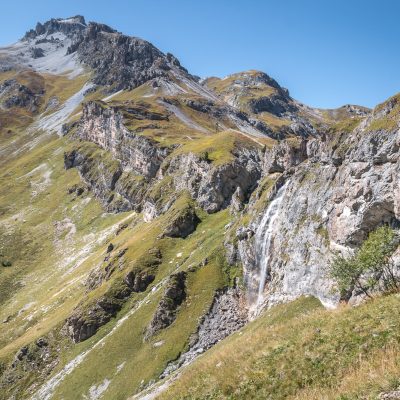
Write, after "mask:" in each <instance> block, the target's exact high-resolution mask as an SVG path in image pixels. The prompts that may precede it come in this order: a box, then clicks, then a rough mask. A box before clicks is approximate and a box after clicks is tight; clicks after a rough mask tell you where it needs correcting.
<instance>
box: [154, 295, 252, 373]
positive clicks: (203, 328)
mask: <svg viewBox="0 0 400 400" xmlns="http://www.w3.org/2000/svg"><path fill="white" fill-rule="evenodd" d="M247 317H248V310H247V305H246V299H245V296H244V295H243V293H242V292H241V291H240V290H239V289H238V288H230V289H227V290H222V291H220V292H218V293H216V295H215V298H214V301H213V304H212V305H211V307H210V310H209V311H208V313H207V314H205V315H204V317H203V319H202V321H201V322H200V325H199V328H198V330H197V332H196V334H194V335H193V336H192V337H191V340H190V348H189V350H188V351H187V352H186V353H184V354H182V355H181V357H180V358H179V359H178V360H177V361H175V362H172V363H170V364H169V365H168V366H167V368H166V369H165V370H164V372H163V373H162V374H161V376H160V378H165V377H166V376H168V375H169V374H171V373H172V372H173V371H175V370H176V369H178V368H180V367H181V366H183V365H188V364H190V363H191V362H192V361H193V360H194V359H195V358H196V357H197V356H198V355H199V354H201V353H203V352H205V351H206V350H208V349H209V348H211V347H212V346H214V345H215V344H216V343H218V342H219V341H221V340H222V339H225V338H226V337H227V336H229V335H231V334H232V333H234V332H236V331H237V330H239V329H240V328H241V327H242V326H244V325H245V324H246V322H247V321H248V318H247Z"/></svg>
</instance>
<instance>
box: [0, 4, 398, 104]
mask: <svg viewBox="0 0 400 400" xmlns="http://www.w3.org/2000/svg"><path fill="white" fill-rule="evenodd" d="M75 14H82V15H84V16H85V18H86V20H87V21H99V22H104V23H106V24H108V25H110V26H112V27H114V28H115V29H117V30H119V31H121V32H123V33H126V34H129V35H135V36H139V37H142V38H143V39H146V40H149V41H150V42H152V43H153V44H154V45H156V46H157V47H158V48H160V49H161V50H162V51H164V52H167V51H170V52H171V53H173V54H175V55H176V56H177V57H178V58H179V59H180V60H181V63H182V64H183V65H184V66H185V67H186V68H188V69H189V71H190V72H191V73H193V74H196V75H199V76H201V77H205V76H211V75H214V76H225V75H227V74H230V73H233V72H237V71H242V70H246V69H258V70H262V71H265V72H267V73H268V74H270V75H271V76H272V77H274V78H275V79H277V80H278V81H279V82H280V83H281V84H282V85H283V86H285V87H287V88H288V89H289V91H290V93H291V95H292V96H293V97H294V98H296V99H298V100H300V101H302V102H304V103H306V104H309V105H312V106H316V107H324V108H332V107H337V106H340V105H342V104H346V103H353V104H361V105H366V106H370V107H372V106H374V105H376V104H377V103H379V102H382V101H383V100H385V99H386V98H387V97H389V96H391V95H393V94H395V93H397V92H398V91H400V68H399V65H400V51H399V50H400V23H399V17H400V1H398V0H375V1H372V0H330V1H328V0H274V1H270V0H264V1H262V0H247V1H245V0H230V1H228V0H201V1H200V0H198V1H194V0H186V1H185V0H163V1H161V0H131V1H128V0H96V1H94V0H84V1H83V0H69V1H60V0H58V1H57V0H36V1H32V0H19V1H17V0H14V1H7V2H2V4H1V15H0V33H1V35H0V44H1V45H4V44H9V43H11V42H14V41H16V40H17V39H18V38H19V37H21V36H22V35H23V33H24V32H25V31H26V30H28V29H29V28H32V27H34V26H35V24H36V22H37V21H42V22H44V21H46V20H47V19H49V18H51V17H68V16H72V15H75Z"/></svg>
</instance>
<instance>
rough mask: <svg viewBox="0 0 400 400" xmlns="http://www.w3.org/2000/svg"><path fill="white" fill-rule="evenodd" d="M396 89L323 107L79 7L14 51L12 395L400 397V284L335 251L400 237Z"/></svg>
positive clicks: (8, 85)
mask: <svg viewBox="0 0 400 400" xmlns="http://www.w3.org/2000/svg"><path fill="white" fill-rule="evenodd" d="M399 98H400V97H399V96H398V95H396V96H394V97H392V98H390V99H388V100H387V101H386V102H384V103H383V104H380V105H378V106H377V107H375V108H374V109H373V110H370V109H368V108H365V107H362V106H356V105H345V106H343V107H340V108H338V109H334V110H324V109H316V108H312V107H309V106H307V105H305V104H302V103H301V102H299V101H297V100H295V99H293V98H292V97H291V95H290V93H289V91H288V90H287V89H285V88H283V87H282V86H280V84H279V83H278V82H277V81H275V80H274V79H273V78H271V77H270V76H268V75H267V74H266V73H264V72H260V71H254V70H251V71H245V72H239V73H236V74H233V75H229V76H227V77H225V78H218V77H209V78H205V79H200V78H199V77H196V76H194V75H192V74H190V72H189V71H187V70H186V69H185V68H184V67H183V66H182V65H181V64H180V62H179V60H178V59H177V58H176V57H175V56H173V55H172V54H170V53H167V54H164V53H163V52H161V51H160V50H158V49H157V48H156V47H154V46H153V45H152V44H151V43H149V42H147V41H145V40H142V39H139V38H135V37H130V36H126V35H123V34H122V33H119V32H117V31H115V30H114V29H112V28H110V27H109V26H107V25H104V24H100V23H95V22H90V23H86V21H85V19H84V17H82V16H75V17H71V18H67V19H51V20H50V21H47V22H45V23H43V24H42V23H38V24H37V25H36V28H35V29H31V30H29V31H28V32H27V33H26V34H25V35H24V36H23V37H22V39H20V40H19V41H18V42H16V43H15V44H12V45H10V46H8V47H4V48H0V166H1V170H0V221H1V223H0V305H1V307H0V321H2V323H1V324H0V388H1V390H0V398H1V399H40V400H42V399H65V400H67V399H77V398H87V399H100V398H101V399H128V398H135V399H150V398H171V399H177V398H186V399H188V398H190V399H197V398H199V399H200V398H274V399H284V398H285V399H286V398H299V399H300V398H304V399H308V398H310V399H311V398H327V399H328V398H329V399H331V398H332V399H333V398H337V397H335V396H336V394H337V393H340V396H342V397H341V398H343V399H344V398H361V397H360V396H364V397H362V398H376V396H378V395H379V396H381V397H380V398H391V397H382V396H391V395H392V394H393V393H394V391H393V390H395V389H396V382H397V381H396V380H395V377H396V376H397V378H398V373H399V372H400V371H399V369H398V363H397V364H396V361H395V360H396V357H397V355H398V340H399V339H400V338H399V335H398V332H399V330H398V327H399V324H400V318H399V317H398V315H397V314H398V313H394V312H392V311H393V310H394V309H395V308H396V307H398V306H399V304H398V302H399V299H398V294H396V293H392V294H391V295H385V296H380V295H379V293H378V294H375V293H374V297H377V298H374V300H368V297H371V296H370V295H369V293H368V292H367V293H366V292H363V291H362V290H360V288H359V287H357V285H356V284H355V283H353V285H352V286H351V287H350V288H349V290H347V291H343V290H339V287H338V282H337V281H336V280H335V279H334V278H333V276H332V274H331V273H330V266H331V265H332V263H333V262H334V260H335V259H336V258H337V257H340V255H342V256H345V257H347V258H348V257H350V256H351V255H352V254H357V252H358V251H359V249H361V248H363V245H364V244H365V243H368V238H369V237H370V234H371V233H373V232H375V230H376V228H377V227H380V226H390V227H391V229H392V230H393V232H395V233H396V235H397V232H398V229H399V220H400V202H399V198H400V189H399V188H400V185H399V183H400V164H399V152H400V136H399V135H400V133H399V132H400V130H399V123H400V112H399V110H400V106H399ZM396 237H397V236H396ZM372 253H373V252H372ZM372 253H371V252H370V253H368V254H370V255H371V254H372ZM371 258H372V259H373V257H371ZM391 260H392V261H393V265H394V268H395V271H397V268H398V265H399V262H400V250H399V248H398V247H397V250H395V252H394V254H393V255H392V256H391ZM395 274H397V272H395ZM359 277H361V278H362V279H363V280H364V281H369V280H370V279H371V277H370V276H368V274H366V275H362V274H360V276H359ZM378 278H379V279H378V281H379V282H381V281H380V279H381V278H382V276H379V277H378ZM377 292H380V290H377ZM354 305H359V306H358V307H354ZM332 309H335V311H332ZM371 332H372V335H371ZM219 342H220V343H219ZM214 346H215V347H214ZM200 355H201V357H200ZM382 360H386V361H387V365H388V369H387V370H382V369H379V365H381V363H382ZM368 365H376V366H377V367H376V371H375V372H374V375H373V376H372V375H371V374H369V372H368V371H369V370H368ZM389 366H390V368H389ZM365 380H369V382H370V383H369V386H368V385H362V382H363V381H365ZM313 396H314V397H313ZM351 396H353V397H351ZM357 396H358V397H357ZM365 396H370V397H365ZM372 396H375V397H372Z"/></svg>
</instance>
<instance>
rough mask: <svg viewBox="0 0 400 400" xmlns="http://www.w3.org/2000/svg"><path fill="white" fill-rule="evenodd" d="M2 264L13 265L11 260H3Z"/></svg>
mask: <svg viewBox="0 0 400 400" xmlns="http://www.w3.org/2000/svg"><path fill="white" fill-rule="evenodd" d="M1 265H2V266H3V267H11V265H12V262H11V261H8V260H5V261H3V262H2V263H1Z"/></svg>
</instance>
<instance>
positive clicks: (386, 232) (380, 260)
mask: <svg viewBox="0 0 400 400" xmlns="http://www.w3.org/2000/svg"><path fill="white" fill-rule="evenodd" d="M398 244H399V240H398V236H397V235H396V232H395V231H394V230H393V229H391V228H390V227H388V226H382V227H380V228H378V229H376V230H375V231H373V232H371V233H370V234H369V236H368V239H366V240H365V241H364V243H363V244H362V245H361V247H360V248H359V249H358V250H357V251H356V252H355V253H354V255H352V256H351V257H343V256H341V255H339V254H337V255H336V256H335V258H334V260H333V262H332V264H331V266H330V272H331V275H332V277H333V278H334V279H335V280H336V281H337V283H338V285H339V290H340V293H341V296H342V298H344V299H345V298H348V297H349V295H350V294H351V292H352V291H353V290H356V291H357V292H358V293H364V294H365V295H366V296H367V297H373V293H374V292H377V291H383V292H394V291H397V290H399V289H400V277H399V276H398V275H396V273H395V265H394V263H393V259H392V257H391V256H392V254H393V253H394V252H395V250H396V248H397V246H398Z"/></svg>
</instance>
